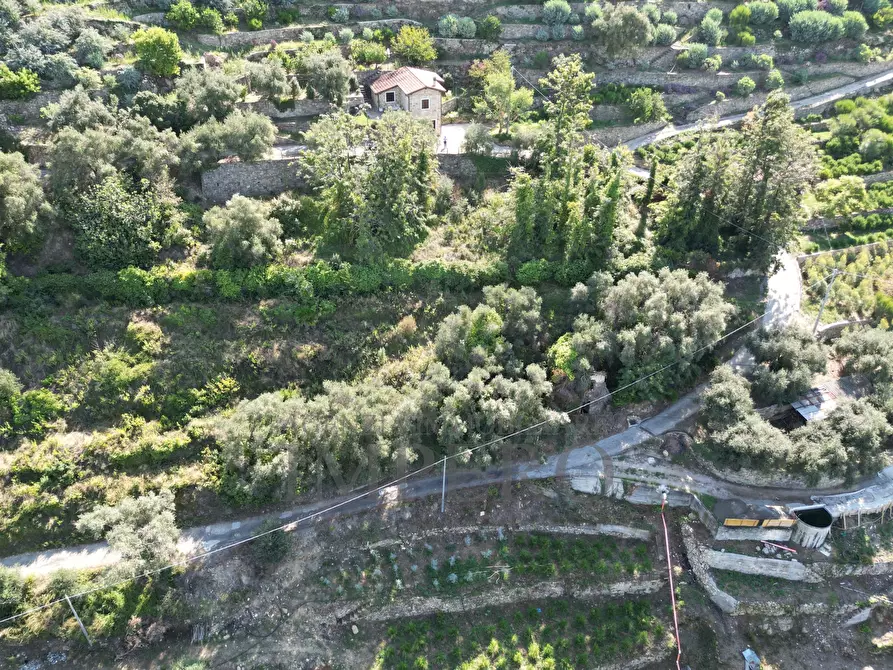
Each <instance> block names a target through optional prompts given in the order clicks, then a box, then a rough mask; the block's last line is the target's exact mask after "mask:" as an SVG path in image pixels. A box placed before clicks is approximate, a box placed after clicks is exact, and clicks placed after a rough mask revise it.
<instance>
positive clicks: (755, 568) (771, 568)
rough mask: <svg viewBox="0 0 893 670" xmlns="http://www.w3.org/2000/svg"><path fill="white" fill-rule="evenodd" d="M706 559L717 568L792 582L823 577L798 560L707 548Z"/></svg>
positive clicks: (708, 563) (818, 580) (711, 565)
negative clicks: (757, 556) (785, 559)
mask: <svg viewBox="0 0 893 670" xmlns="http://www.w3.org/2000/svg"><path fill="white" fill-rule="evenodd" d="M703 556H704V560H705V561H706V562H707V565H709V566H710V567H711V568H714V569H715V570H733V571H734V572H741V573H744V574H746V575H763V576H765V577H778V578H780V579H787V580H789V581H792V582H810V583H818V582H821V581H822V578H821V577H819V576H818V575H816V574H814V573H813V572H812V571H811V570H809V568H807V567H806V566H805V565H803V564H802V563H800V562H799V561H797V560H790V561H784V560H781V559H778V558H756V557H754V556H746V555H744V554H733V553H731V552H724V551H715V550H713V549H707V550H705V551H704V553H703Z"/></svg>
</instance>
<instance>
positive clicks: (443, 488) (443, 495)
mask: <svg viewBox="0 0 893 670" xmlns="http://www.w3.org/2000/svg"><path fill="white" fill-rule="evenodd" d="M446 463H447V459H446V456H444V457H443V484H441V488H440V513H441V514H443V510H444V509H445V508H446Z"/></svg>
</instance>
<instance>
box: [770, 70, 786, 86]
mask: <svg viewBox="0 0 893 670" xmlns="http://www.w3.org/2000/svg"><path fill="white" fill-rule="evenodd" d="M777 88H784V77H783V76H782V74H781V72H779V71H778V70H776V69H772V70H770V71H769V74H768V75H766V90H767V91H774V90H775V89H777Z"/></svg>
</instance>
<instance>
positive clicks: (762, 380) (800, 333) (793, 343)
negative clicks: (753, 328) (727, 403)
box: [750, 325, 828, 403]
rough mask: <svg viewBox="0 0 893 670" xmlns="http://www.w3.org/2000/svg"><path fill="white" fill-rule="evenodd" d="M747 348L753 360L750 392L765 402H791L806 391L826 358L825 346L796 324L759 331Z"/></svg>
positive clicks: (823, 365) (825, 362)
mask: <svg viewBox="0 0 893 670" xmlns="http://www.w3.org/2000/svg"><path fill="white" fill-rule="evenodd" d="M750 350H751V351H752V352H753V355H754V358H755V360H756V368H755V369H754V373H753V374H754V382H753V385H754V392H755V393H756V395H757V397H758V398H760V399H761V400H764V401H766V402H769V403H784V402H793V401H794V400H796V399H797V398H798V397H799V396H801V395H802V394H804V393H806V391H808V390H809V389H810V388H812V380H813V378H814V377H815V376H816V375H817V374H819V373H822V372H824V371H825V367H826V365H827V360H828V350H827V347H825V346H824V345H822V344H821V343H820V342H818V341H816V339H815V337H814V336H813V335H812V333H811V332H810V330H809V329H808V328H806V327H805V326H798V325H791V326H788V327H786V328H778V329H775V328H773V329H770V330H761V331H759V332H758V333H757V335H756V336H755V337H753V338H751V341H750Z"/></svg>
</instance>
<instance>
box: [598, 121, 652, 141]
mask: <svg viewBox="0 0 893 670" xmlns="http://www.w3.org/2000/svg"><path fill="white" fill-rule="evenodd" d="M666 125H667V124H666V122H665V121H655V122H653V123H643V124H641V125H638V126H612V127H610V128H598V129H597V130H589V131H586V136H587V137H588V138H589V139H590V140H592V141H594V142H601V143H602V144H605V145H607V146H609V147H616V146H617V145H618V144H623V143H624V142H628V141H629V140H632V139H635V138H636V137H640V136H642V135H647V134H648V133H651V132H654V131H655V130H660V129H661V128H663V127H664V126H666Z"/></svg>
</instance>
